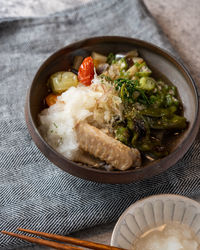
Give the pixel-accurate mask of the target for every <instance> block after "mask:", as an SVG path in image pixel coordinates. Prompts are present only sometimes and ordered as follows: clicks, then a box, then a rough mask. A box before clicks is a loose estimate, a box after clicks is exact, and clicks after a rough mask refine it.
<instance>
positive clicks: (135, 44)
mask: <svg viewBox="0 0 200 250" xmlns="http://www.w3.org/2000/svg"><path fill="white" fill-rule="evenodd" d="M133 49H137V50H138V51H139V54H140V55H141V56H142V57H143V58H144V59H145V60H146V61H147V63H148V64H149V65H150V67H151V68H152V69H153V72H155V74H157V76H158V77H159V76H161V77H162V76H163V77H164V76H167V78H168V79H169V80H170V81H171V82H172V83H173V84H174V85H175V86H177V88H178V90H179V94H180V97H181V99H182V102H183V106H184V115H185V117H186V118H187V120H188V121H189V127H188V129H187V130H186V131H185V132H184V133H183V134H182V135H181V137H179V138H178V139H177V140H173V142H172V143H171V148H172V150H171V151H172V152H171V153H170V154H169V155H168V156H167V157H165V158H163V159H161V160H158V161H154V162H151V163H148V164H146V165H145V166H143V167H142V168H140V169H130V170H127V171H123V172H122V171H121V172H120V171H110V172H108V171H106V170H101V169H94V168H91V167H88V166H82V165H79V164H76V163H75V162H72V161H70V160H68V159H67V158H65V157H64V156H62V155H61V154H59V153H58V152H56V151H55V150H54V149H53V148H52V147H51V146H50V145H49V144H48V143H47V142H46V141H45V140H44V139H43V137H42V136H41V134H40V132H39V130H38V114H39V113H40V112H41V110H42V109H43V108H44V103H43V100H44V98H45V97H46V96H47V93H48V92H47V91H48V89H47V85H46V82H47V79H48V78H49V76H50V75H51V74H53V73H55V72H57V71H62V70H66V69H68V68H70V67H71V66H72V62H73V58H74V56H76V55H82V56H83V57H86V56H89V55H91V52H92V51H96V52H99V53H102V54H105V55H107V54H108V53H110V52H113V53H118V52H128V51H130V50H133ZM25 113H26V122H27V126H28V129H29V132H30V134H31V136H32V138H33V140H34V142H35V143H36V145H37V146H38V148H39V149H40V150H41V151H42V153H43V154H44V155H45V156H46V157H47V158H48V159H49V160H50V161H51V162H53V163H54V164H55V165H57V166H58V167H60V168H61V169H63V170H64V171H67V172H68V173H70V174H72V175H75V176H78V177H81V178H84V179H87V180H91V181H96V182H101V183H130V182H134V181H136V180H141V179H144V178H149V177H151V176H153V175H155V174H159V173H161V172H163V171H165V170H166V169H167V168H169V167H170V166H172V165H173V164H174V163H175V162H177V161H178V160H179V159H180V158H181V157H182V156H183V155H184V154H185V152H186V151H187V150H188V149H189V147H190V145H191V144H192V142H193V141H194V139H195V137H196V134H197V132H198V128H199V121H200V115H199V103H198V95H197V90H196V86H195V83H194V81H193V80H192V78H191V76H190V74H189V72H188V71H187V70H186V68H185V67H184V66H183V65H182V64H181V63H180V62H178V61H177V60H176V59H175V58H174V57H173V56H172V55H170V54H169V53H168V52H166V51H164V50H163V49H161V48H159V47H157V46H155V45H153V44H150V43H148V42H145V41H141V40H137V39H132V38H126V37H95V38H89V39H86V40H82V41H80V42H76V43H73V44H70V45H68V46H66V47H65V48H63V49H61V50H59V51H57V52H55V53H54V54H53V55H52V56H50V57H49V58H48V59H47V60H46V61H45V62H44V63H43V64H42V66H41V67H40V68H39V70H38V72H37V73H36V75H35V77H34V79H33V82H32V84H31V87H30V89H29V91H28V94H27V101H26V106H25Z"/></svg>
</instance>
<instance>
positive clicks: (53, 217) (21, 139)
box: [0, 0, 200, 249]
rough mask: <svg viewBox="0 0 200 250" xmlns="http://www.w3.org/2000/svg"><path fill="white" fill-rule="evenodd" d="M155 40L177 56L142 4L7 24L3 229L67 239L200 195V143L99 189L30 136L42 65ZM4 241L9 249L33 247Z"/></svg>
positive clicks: (1, 145)
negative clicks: (65, 50) (77, 44)
mask: <svg viewBox="0 0 200 250" xmlns="http://www.w3.org/2000/svg"><path fill="white" fill-rule="evenodd" d="M97 35H98V36H99V35H121V36H130V37H136V38H140V39H144V40H147V41H149V42H152V43H155V44H157V45H158V46H160V47H162V48H165V49H167V50H168V51H171V52H173V50H172V48H171V46H170V44H169V42H168V41H167V39H166V38H165V37H164V35H163V34H162V32H161V31H160V29H159V28H158V27H157V25H156V23H155V22H154V20H153V18H152V17H151V16H150V15H149V13H148V12H147V11H146V10H145V8H144V6H143V5H142V2H141V1H136V0H109V1H107V0H101V1H93V2H92V3H89V4H86V5H82V6H79V7H76V8H73V9H68V10H67V11H65V12H61V13H57V14H55V15H52V16H49V17H44V18H36V19H33V18H29V19H19V20H12V19H11V20H1V21H0V51H1V54H0V180H1V181H0V230H8V231H16V227H18V226H20V227H25V228H30V229H34V230H40V231H46V232H51V233H57V234H67V233H70V232H73V231H76V230H80V229H83V228H86V227H91V226H94V225H97V224H101V223H107V222H111V221H114V220H116V219H117V218H118V217H119V216H120V215H121V213H122V212H123V211H124V210H125V209H126V208H127V207H128V206H129V205H130V204H132V203H133V202H134V201H136V200H138V199H140V198H142V197H145V196H149V195H151V194H158V193H177V194H182V195H187V196H191V195H197V194H199V193H200V188H199V184H200V171H199V163H200V154H199V136H198V138H197V139H196V141H195V143H194V144H193V145H192V147H191V148H190V150H189V152H188V153H187V154H186V155H185V156H184V157H183V159H182V160H180V161H179V162H178V163H177V164H176V165H175V166H173V167H171V168H170V169H169V170H168V171H166V172H164V173H162V174H160V175H157V176H155V177H153V178H150V179H147V180H143V181H138V182H136V183H132V184H126V185H107V184H99V183H94V182H90V181H86V180H82V179H79V178H77V177H74V176H71V175H69V174H68V173H66V172H63V171H62V170H60V169H59V168H57V167H56V166H54V165H53V164H52V163H51V162H49V161H48V159H47V158H45V157H44V155H43V154H42V153H41V152H40V151H39V150H38V148H37V147H36V146H35V144H34V142H33V141H32V140H31V137H30V135H29V133H28V131H27V128H26V124H25V119H24V103H25V96H26V92H27V89H28V87H29V86H30V83H31V81H32V79H33V76H34V74H35V73H36V70H37V69H38V67H39V66H40V64H41V63H42V62H43V61H44V60H45V59H46V58H47V57H48V56H49V55H50V54H52V53H53V52H54V51H56V50H58V49H59V48H61V47H63V46H65V45H67V44H69V43H71V42H74V41H77V40H80V39H83V38H85V37H90V36H97ZM26 244H27V243H25V242H22V241H21V240H18V239H15V238H12V237H9V236H5V235H2V234H0V247H1V249H15V248H16V247H19V246H25V245H26Z"/></svg>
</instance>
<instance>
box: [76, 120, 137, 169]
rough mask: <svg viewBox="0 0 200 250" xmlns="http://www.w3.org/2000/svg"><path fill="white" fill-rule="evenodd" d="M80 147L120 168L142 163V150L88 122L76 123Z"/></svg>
mask: <svg viewBox="0 0 200 250" xmlns="http://www.w3.org/2000/svg"><path fill="white" fill-rule="evenodd" d="M75 129H76V134H77V140H78V143H79V147H80V148H81V149H82V150H84V151H86V152H89V153H90V154H91V155H94V156H95V157H98V158H99V159H101V160H103V161H105V162H107V163H108V164H110V165H112V166H113V167H114V168H117V169H119V170H126V169H128V168H130V167H139V166H140V165H141V156H140V152H139V151H138V150H137V149H133V148H129V147H127V146H126V145H124V144H122V143H121V142H120V141H117V140H115V139H114V138H112V137H110V136H108V135H107V134H105V133H103V132H102V131H101V130H99V129H98V128H96V127H94V126H91V125H89V124H88V123H86V122H80V123H78V124H77V125H76V127H75Z"/></svg>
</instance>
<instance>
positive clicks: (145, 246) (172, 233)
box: [132, 222, 200, 250]
mask: <svg viewBox="0 0 200 250" xmlns="http://www.w3.org/2000/svg"><path fill="white" fill-rule="evenodd" d="M140 249H142V250H150V249H154V250H156V249H158V250H159V249H162V250H199V249H200V242H199V240H198V238H197V236H196V235H195V233H194V232H193V231H192V229H191V228H190V227H189V226H188V225H185V224H179V223H177V222H170V223H166V224H163V225H161V226H159V227H156V228H152V229H150V230H148V231H147V232H145V233H143V234H142V235H141V236H140V237H139V238H138V239H137V240H136V241H135V242H134V244H133V246H132V250H140Z"/></svg>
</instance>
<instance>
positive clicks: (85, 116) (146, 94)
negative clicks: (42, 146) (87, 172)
mask: <svg viewBox="0 0 200 250" xmlns="http://www.w3.org/2000/svg"><path fill="white" fill-rule="evenodd" d="M48 85H49V89H50V92H51V93H49V95H47V97H46V98H45V101H46V104H47V106H48V108H45V109H44V110H43V111H42V112H41V113H40V114H39V123H40V131H41V134H42V135H43V137H44V139H45V140H46V141H47V142H48V143H49V144H50V145H51V146H52V147H53V148H54V149H55V150H56V151H58V152H59V153H61V154H63V155H64V156H65V157H67V158H68V159H70V160H73V161H76V162H80V163H84V164H85V163H86V164H88V165H89V166H92V167H97V168H102V167H104V168H106V169H108V170H115V169H117V170H127V169H129V168H139V167H141V166H143V162H144V161H147V160H148V161H154V160H157V159H160V158H162V157H164V156H166V155H168V154H169V153H170V148H169V147H168V146H167V145H169V144H170V143H169V141H168V138H170V140H173V138H174V137H177V136H178V135H179V134H181V133H182V132H183V131H184V130H185V129H186V128H187V125H188V122H187V121H186V118H185V117H184V116H183V106H182V103H181V100H180V98H179V95H178V90H177V89H176V87H175V86H174V85H172V84H171V83H168V82H164V81H163V80H161V79H155V78H154V77H153V72H152V70H151V69H150V68H149V67H148V65H147V63H146V62H145V61H144V59H143V58H141V57H139V55H138V52H137V51H136V50H134V51H130V52H128V53H120V54H116V55H114V54H112V53H110V54H109V55H108V56H105V55H101V54H98V53H96V52H93V53H92V55H91V56H89V57H86V58H85V59H84V58H82V57H81V56H77V57H75V58H74V63H73V67H72V68H71V69H69V70H68V71H62V72H56V73H54V74H53V75H51V76H50V78H49V80H48Z"/></svg>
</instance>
